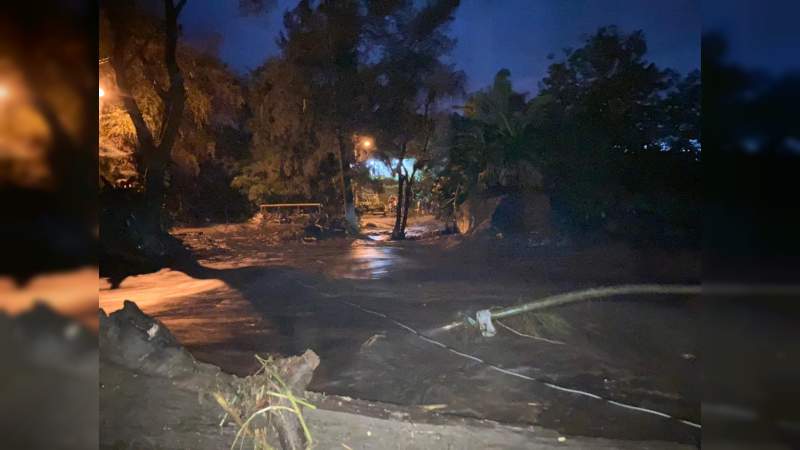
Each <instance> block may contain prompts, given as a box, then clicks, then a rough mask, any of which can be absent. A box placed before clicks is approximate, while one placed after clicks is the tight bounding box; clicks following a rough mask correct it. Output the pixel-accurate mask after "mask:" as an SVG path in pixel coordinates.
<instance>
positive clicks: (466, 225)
mask: <svg viewBox="0 0 800 450" xmlns="http://www.w3.org/2000/svg"><path fill="white" fill-rule="evenodd" d="M455 219H456V228H457V229H458V232H459V233H461V234H466V235H473V234H477V233H481V232H482V231H487V230H490V229H494V230H495V234H496V232H501V233H505V234H511V233H526V232H527V233H530V232H535V233H536V234H537V235H538V236H540V237H541V238H542V239H546V238H549V237H550V236H551V235H552V232H553V230H552V224H551V206H550V198H549V197H548V196H547V195H546V194H544V193H541V192H535V191H531V192H524V193H514V194H506V195H501V196H494V197H483V196H479V195H475V196H472V197H470V198H468V199H467V201H465V202H464V203H462V204H461V205H460V206H459V208H458V211H457V212H456V217H455Z"/></svg>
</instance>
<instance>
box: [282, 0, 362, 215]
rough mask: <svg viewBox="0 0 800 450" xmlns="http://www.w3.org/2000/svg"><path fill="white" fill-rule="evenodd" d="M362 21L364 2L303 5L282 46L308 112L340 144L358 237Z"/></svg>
mask: <svg viewBox="0 0 800 450" xmlns="http://www.w3.org/2000/svg"><path fill="white" fill-rule="evenodd" d="M362 19H363V18H362V16H361V2H359V1H356V0H336V1H334V0H323V1H320V2H319V4H318V5H317V6H316V7H313V6H312V4H311V2H309V1H307V0H302V1H300V3H299V4H298V6H297V7H296V8H295V9H293V10H292V11H289V12H287V13H286V15H285V16H284V26H285V28H286V32H285V33H282V34H281V37H280V39H279V41H278V43H279V46H280V48H281V52H282V58H283V59H284V60H285V61H286V62H287V63H288V64H290V65H291V67H292V68H293V69H294V70H296V71H297V72H298V74H299V76H300V79H301V80H302V82H301V86H300V89H301V90H304V91H305V92H304V94H306V95H305V96H303V98H302V101H303V109H304V110H309V111H310V113H311V114H313V115H314V116H315V117H316V118H317V119H318V120H316V121H315V125H316V126H318V127H321V128H323V130H324V131H323V132H325V133H330V134H331V135H332V136H333V137H334V139H335V143H336V147H337V149H338V159H339V168H340V176H341V182H342V200H343V202H342V203H343V209H344V216H345V220H346V221H347V223H348V225H349V228H350V229H351V230H353V231H357V230H358V226H359V224H358V218H357V217H356V210H355V203H354V195H353V185H352V174H351V167H352V165H353V163H354V160H353V142H352V137H353V134H354V133H355V131H356V127H357V125H358V124H359V123H360V119H361V117H362V113H363V111H364V110H363V109H362V108H361V102H360V100H361V99H362V98H363V95H362V86H363V83H362V79H361V76H360V73H359V44H360V42H361V35H362V31H363V27H362Z"/></svg>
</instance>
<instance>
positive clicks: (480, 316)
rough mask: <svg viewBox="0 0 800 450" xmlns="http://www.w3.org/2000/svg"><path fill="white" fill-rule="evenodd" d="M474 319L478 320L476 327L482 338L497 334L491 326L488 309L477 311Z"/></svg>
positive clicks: (490, 314)
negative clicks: (478, 328)
mask: <svg viewBox="0 0 800 450" xmlns="http://www.w3.org/2000/svg"><path fill="white" fill-rule="evenodd" d="M475 318H476V319H477V320H478V327H480V330H481V334H482V335H483V336H484V337H492V336H494V335H495V334H497V330H496V329H495V328H494V325H492V313H491V312H489V310H488V309H482V310H480V311H478V312H477V313H476V314H475Z"/></svg>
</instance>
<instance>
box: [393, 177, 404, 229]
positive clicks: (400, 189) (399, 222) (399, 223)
mask: <svg viewBox="0 0 800 450" xmlns="http://www.w3.org/2000/svg"><path fill="white" fill-rule="evenodd" d="M405 181H406V177H405V175H398V176H397V207H396V208H395V219H394V229H392V239H395V240H398V239H404V238H405V237H406V235H405V230H403V199H404V193H405V190H404V188H405Z"/></svg>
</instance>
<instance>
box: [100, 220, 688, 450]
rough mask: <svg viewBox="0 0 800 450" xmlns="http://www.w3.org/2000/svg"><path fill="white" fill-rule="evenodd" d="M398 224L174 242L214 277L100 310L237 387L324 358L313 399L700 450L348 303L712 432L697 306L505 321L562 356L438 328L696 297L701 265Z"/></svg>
mask: <svg viewBox="0 0 800 450" xmlns="http://www.w3.org/2000/svg"><path fill="white" fill-rule="evenodd" d="M389 224H390V219H386V218H383V217H379V216H378V217H367V218H365V219H364V224H363V225H364V227H363V231H364V233H365V235H364V236H363V237H362V238H359V239H331V240H321V241H315V242H303V241H302V240H300V239H290V240H289V241H288V242H280V241H279V240H276V239H275V238H274V236H275V234H276V233H284V232H286V233H285V234H286V235H289V232H288V231H287V230H289V229H291V227H292V226H291V225H268V226H267V227H266V228H265V227H262V226H259V225H250V224H248V225H220V226H212V227H206V228H195V229H176V230H173V233H174V234H175V235H176V236H178V237H179V238H181V239H182V240H183V241H184V243H185V244H186V245H187V246H189V247H190V248H191V249H192V250H193V251H194V252H195V253H196V254H197V256H198V257H199V259H200V261H201V264H202V266H203V267H202V268H194V269H187V270H186V271H185V272H183V271H177V270H162V271H160V272H157V273H153V274H147V275H141V276H136V277H130V278H127V279H125V280H124V281H123V282H122V284H121V285H120V286H119V287H118V288H115V289H111V286H110V285H109V284H108V283H107V282H101V292H100V301H101V307H102V308H103V309H104V310H105V311H107V312H111V311H114V310H115V309H118V308H119V307H120V306H121V305H122V301H123V300H124V299H130V300H133V301H135V302H136V303H137V304H138V305H139V307H140V308H141V309H142V310H143V311H144V312H145V313H147V314H150V315H153V316H154V317H157V318H158V319H160V320H161V321H163V322H164V323H165V324H166V325H167V326H168V327H169V328H170V329H171V330H172V331H173V333H174V334H175V336H176V337H177V338H178V339H179V340H180V341H181V343H182V344H183V345H185V346H186V347H187V348H188V349H189V350H190V351H191V352H192V354H193V355H194V356H195V357H196V358H197V359H199V360H201V361H206V362H210V363H213V364H216V365H219V366H220V367H222V368H223V369H224V370H226V371H229V372H232V373H237V374H242V375H244V374H247V373H250V372H252V371H253V370H254V369H255V368H256V365H255V361H254V359H253V354H254V353H258V354H269V353H276V354H299V353H302V352H303V351H304V350H305V349H307V348H311V349H313V350H314V351H315V352H316V353H317V354H319V356H320V358H321V364H320V366H319V368H318V369H317V371H316V372H315V375H314V378H313V380H312V382H311V385H310V386H309V389H310V390H312V391H315V392H320V393H325V394H331V395H340V396H349V397H353V398H357V399H362V400H366V401H375V402H384V403H388V404H398V405H405V406H409V407H417V408H423V409H425V410H428V409H429V410H431V411H435V412H436V413H438V414H440V415H452V416H459V417H472V418H478V419H491V420H495V421H499V422H502V423H506V424H510V425H514V426H518V427H530V426H533V427H534V429H537V428H544V429H548V430H552V431H553V432H557V433H559V434H562V435H564V436H566V437H567V438H570V437H574V436H590V437H601V438H608V439H617V440H624V441H641V442H644V441H650V442H652V441H663V442H674V443H682V444H689V445H696V444H698V442H699V435H700V432H699V430H698V429H696V428H693V427H690V426H688V425H685V424H683V423H680V422H678V421H676V420H670V419H665V418H662V417H659V416H655V415H651V414H645V413H642V412H639V411H635V410H631V409H626V408H622V407H619V406H615V405H613V404H610V403H608V402H606V401H602V400H596V399H592V398H587V397H585V396H578V395H575V394H572V393H569V392H564V391H558V390H555V389H552V388H550V387H548V386H546V385H545V384H543V383H542V382H538V381H528V380H523V379H520V378H516V377H513V376H510V375H507V374H504V373H501V372H498V371H497V370H493V369H492V368H491V367H489V366H487V365H486V364H481V363H478V362H476V361H473V360H470V359H467V358H464V357H461V356H459V355H457V354H454V353H453V352H450V351H447V350H446V349H444V348H442V347H440V346H437V345H434V344H432V343H430V342H427V341H424V340H422V339H420V338H419V337H418V336H416V335H414V334H412V333H410V332H408V331H407V330H405V329H403V328H401V327H399V326H398V325H396V324H395V323H393V322H392V321H390V320H388V319H384V318H381V317H377V316H375V315H370V314H367V313H365V312H364V311H362V310H360V309H358V308H356V307H354V306H352V305H348V304H346V303H343V302H342V301H341V300H345V301H346V302H349V303H352V304H355V305H360V306H363V307H366V308H368V309H370V310H374V311H378V312H380V313H382V314H385V315H387V316H388V317H389V318H392V319H395V320H397V321H400V322H402V323H404V324H407V325H408V326H410V327H412V328H414V329H416V330H419V331H422V332H425V333H428V334H429V335H430V336H431V337H434V338H435V339H437V340H439V341H440V342H442V343H444V344H446V345H448V346H450V347H452V348H454V349H457V350H458V351H460V352H462V353H466V354H469V355H474V356H476V357H478V358H480V359H482V360H484V361H486V362H488V363H491V364H495V365H497V366H500V367H502V368H505V369H508V370H511V371H514V372H517V373H521V374H525V375H528V376H530V377H533V378H536V379H538V380H548V381H551V382H553V383H556V384H558V385H560V386H565V387H569V388H572V389H579V390H582V391H586V392H590V393H593V394H596V395H599V396H601V397H603V398H606V399H611V400H615V401H618V402H622V403H625V404H631V405H637V406H641V407H644V408H648V409H652V410H657V411H661V412H664V413H666V414H669V415H671V416H673V417H677V418H682V419H687V420H689V421H691V422H700V406H699V401H700V392H701V391H700V389H701V388H700V382H699V377H700V374H699V369H698V351H697V349H696V347H695V345H696V332H697V328H696V326H697V323H696V320H695V319H697V318H698V317H697V314H696V311H695V310H694V309H695V303H696V302H695V300H696V299H693V298H690V297H676V296H670V297H658V296H630V297H625V298H617V299H609V300H604V301H599V302H592V303H584V304H579V305H573V306H567V307H562V308H559V309H554V310H551V311H547V312H546V313H545V314H541V315H539V316H537V317H535V318H531V319H530V320H529V321H528V322H526V321H525V320H516V321H513V320H511V321H508V324H509V325H515V326H517V327H525V330H527V331H530V329H531V328H533V329H534V330H535V331H536V332H537V333H538V334H539V335H540V336H541V337H545V338H548V339H550V340H553V341H559V342H561V344H556V343H551V342H545V341H542V340H534V339H530V338H525V337H521V336H518V335H515V334H513V333H511V332H510V331H507V330H506V329H503V328H500V329H499V330H498V335H497V336H495V337H493V338H484V337H481V336H480V335H479V334H477V333H475V332H470V331H469V330H466V329H460V330H457V331H453V332H438V333H435V334H433V333H432V331H431V330H434V329H435V328H437V327H438V326H440V325H443V324H445V323H448V322H451V321H452V320H454V319H457V318H458V317H459V314H461V313H464V312H472V313H474V312H475V311H476V310H478V309H483V308H488V307H491V306H505V305H512V304H516V303H520V302H522V301H525V300H533V299H536V298H540V297H543V296H546V295H550V294H554V293H560V292H565V291H570V290H575V289H581V288H585V287H593V286H598V285H609V284H619V283H629V282H689V281H695V282H696V281H697V279H698V278H699V258H698V257H697V255H694V254H691V253H681V252H667V251H661V250H652V249H650V250H641V249H640V250H636V249H632V248H630V247H628V246H626V245H621V244H604V245H597V246H594V247H584V248H576V247H574V246H569V245H561V246H555V245H551V246H537V245H536V243H534V242H528V241H526V240H525V239H522V238H510V237H503V238H498V237H486V238H476V239H471V240H465V239H464V238H463V237H460V236H438V235H435V233H432V231H434V230H435V229H436V228H437V227H438V224H436V223H435V221H433V219H432V218H430V217H420V218H415V220H414V221H413V222H412V224H411V227H410V233H409V234H410V235H411V236H419V239H410V240H408V241H404V242H392V241H388V240H385V239H384V238H385V236H386V233H387V231H388V226H389ZM280 227H284V229H281V228H280ZM376 448H380V447H376ZM442 448H447V446H446V445H443V446H442ZM523 448H524V447H523Z"/></svg>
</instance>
